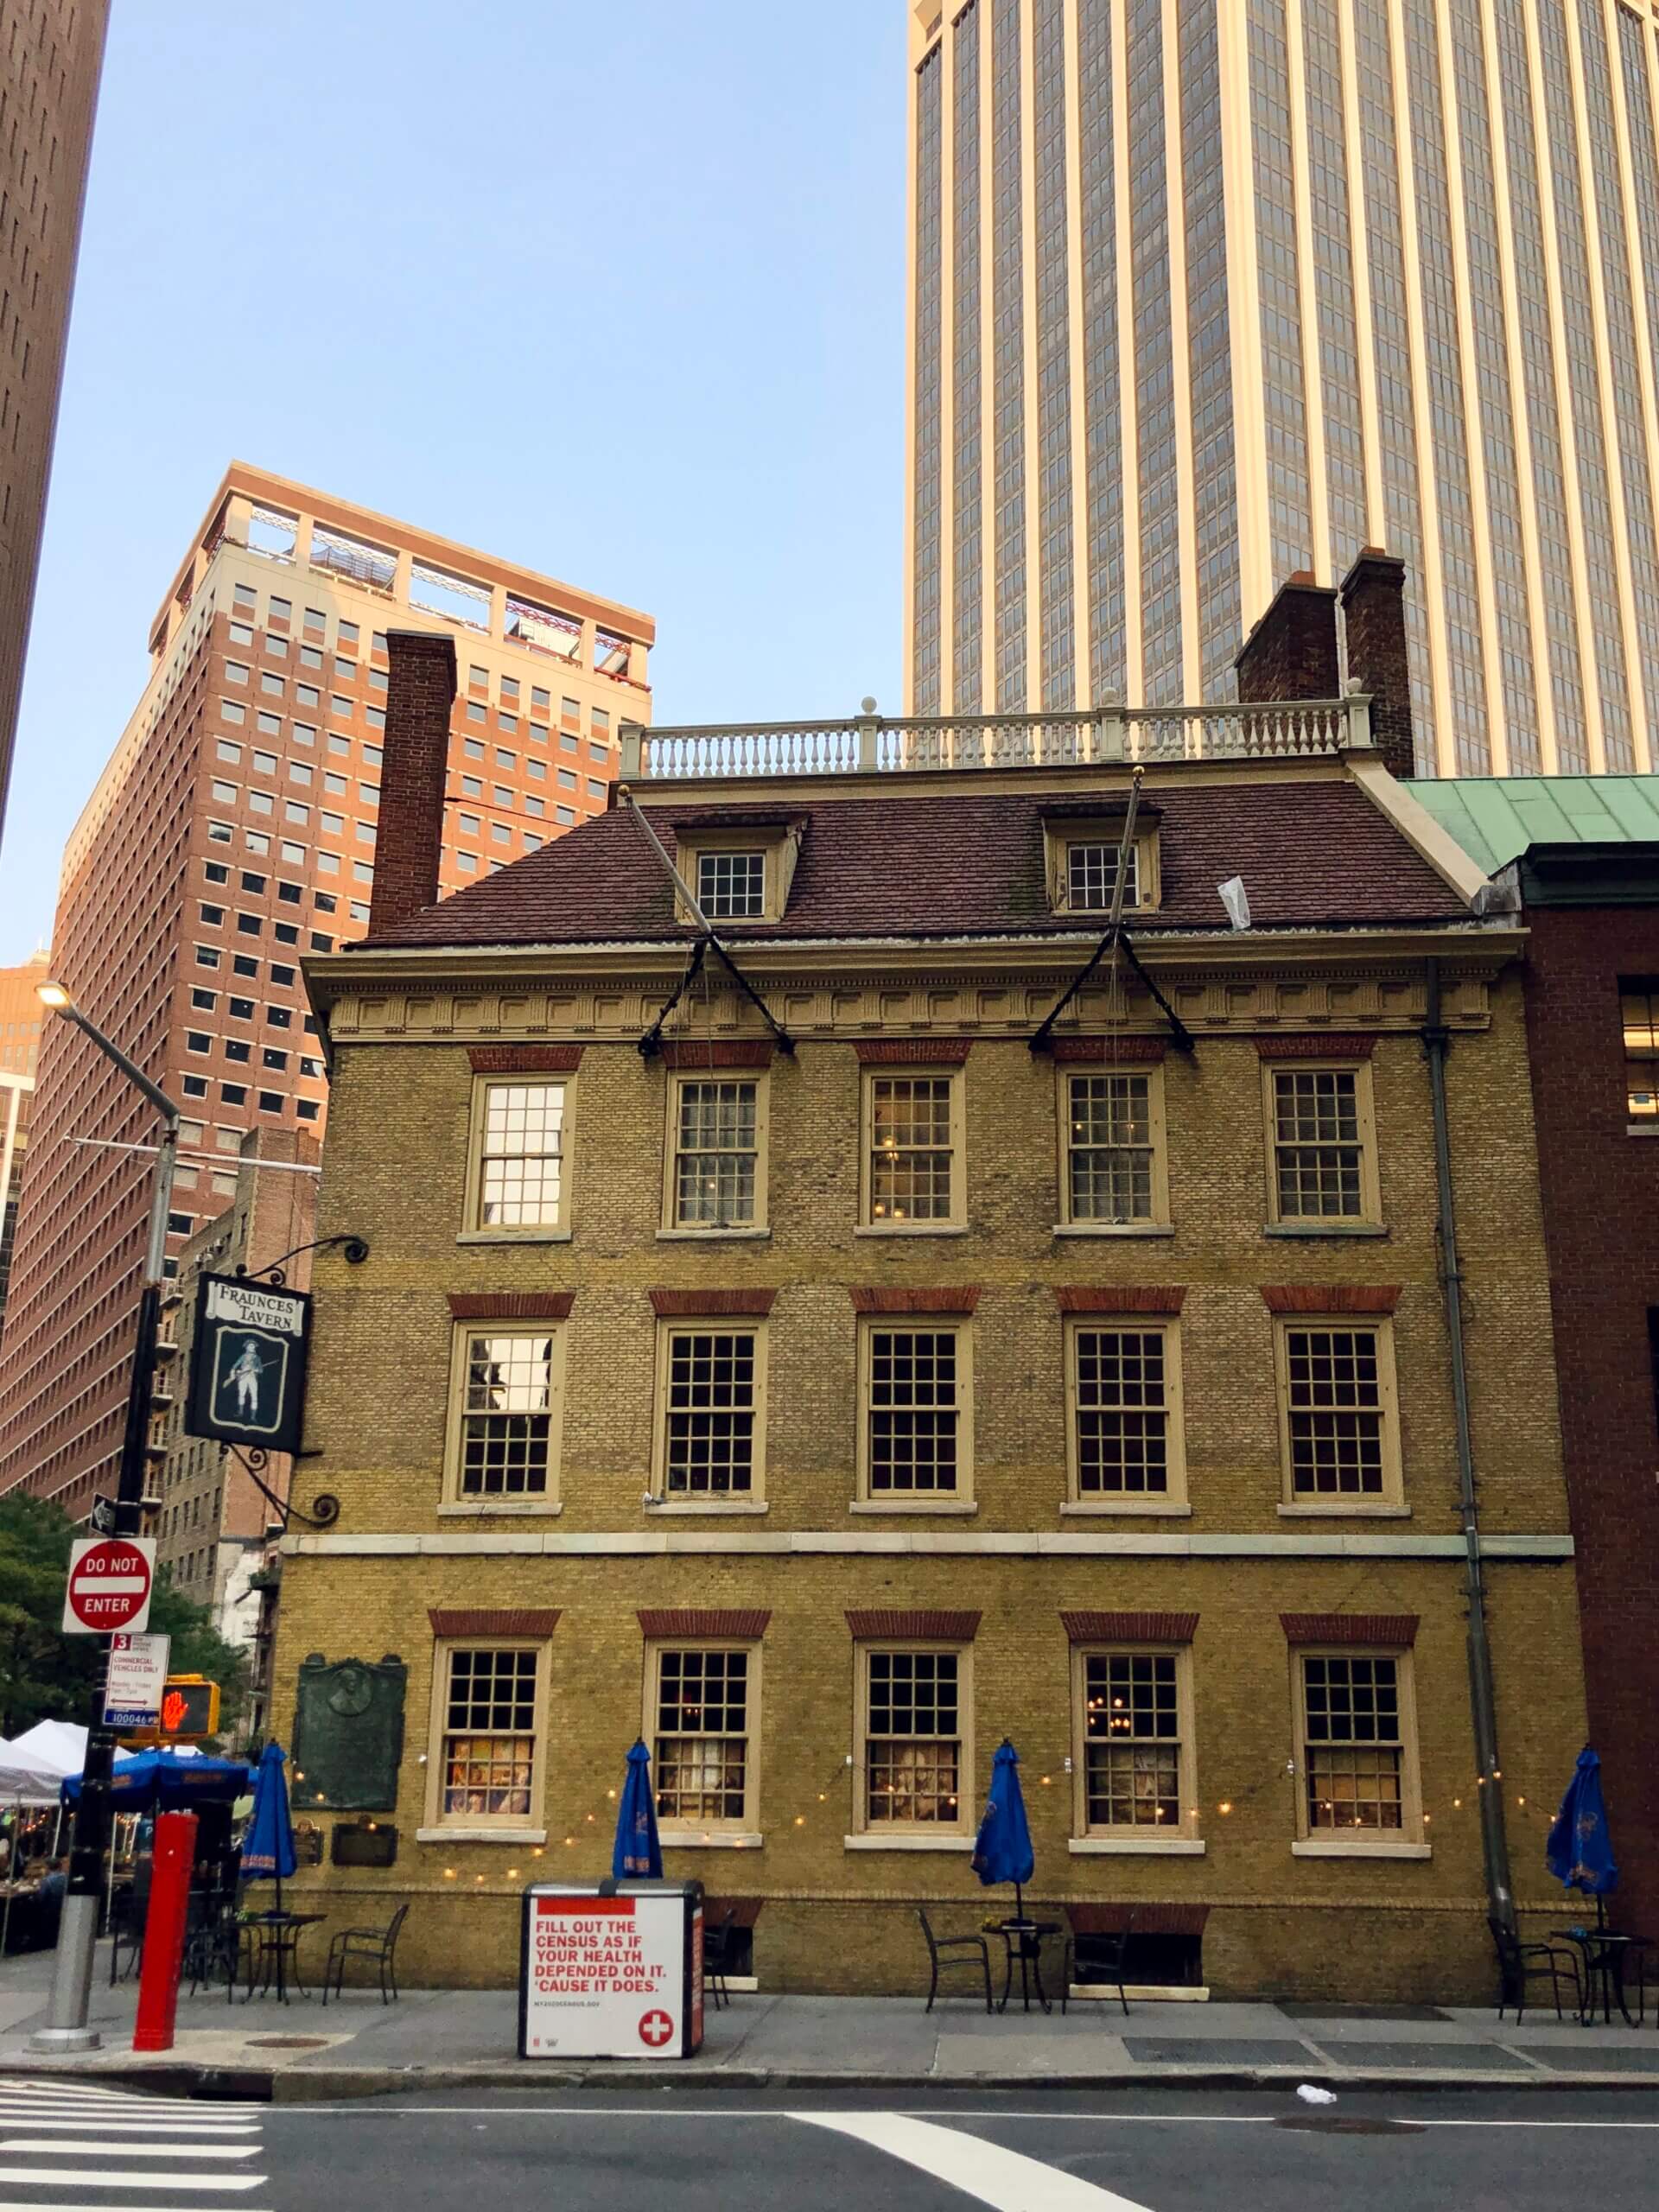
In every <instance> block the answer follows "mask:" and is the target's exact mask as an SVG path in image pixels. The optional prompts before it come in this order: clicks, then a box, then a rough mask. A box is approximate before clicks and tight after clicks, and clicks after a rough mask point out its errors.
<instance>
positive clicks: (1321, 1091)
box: [1268, 1067, 1375, 1222]
mask: <svg viewBox="0 0 1659 2212" xmlns="http://www.w3.org/2000/svg"><path fill="white" fill-rule="evenodd" d="M1368 1073H1369V1070H1365V1071H1362V1070H1361V1069H1358V1068H1302V1067H1295V1068H1277V1067H1275V1068H1271V1069H1270V1070H1269V1071H1268V1088H1269V1107H1268V1110H1269V1115H1270V1117H1271V1125H1272V1139H1273V1192H1274V1217H1275V1219H1277V1220H1279V1221H1281V1222H1298V1221H1363V1220H1365V1219H1367V1218H1368V1217H1372V1216H1373V1215H1374V1211H1375V1208H1374V1205H1373V1204H1371V1203H1370V1191H1369V1187H1368V1186H1369V1182H1370V1174H1369V1167H1368V1161H1367V1157H1366V1131H1365V1116H1366V1105H1367V1099H1366V1096H1364V1095H1363V1094H1364V1092H1365V1090H1366V1085H1365V1084H1364V1081H1363V1077H1364V1076H1365V1075H1366V1074H1368Z"/></svg>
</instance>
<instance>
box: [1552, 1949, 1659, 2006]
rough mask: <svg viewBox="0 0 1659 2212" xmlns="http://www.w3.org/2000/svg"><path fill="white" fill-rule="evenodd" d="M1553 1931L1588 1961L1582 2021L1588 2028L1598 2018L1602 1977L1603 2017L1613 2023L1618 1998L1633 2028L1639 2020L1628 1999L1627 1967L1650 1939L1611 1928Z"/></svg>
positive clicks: (1585, 1964) (1585, 1970)
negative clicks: (1597, 1990) (1625, 1993)
mask: <svg viewBox="0 0 1659 2212" xmlns="http://www.w3.org/2000/svg"><path fill="white" fill-rule="evenodd" d="M1549 1932H1550V1934H1551V1935H1552V1936H1559V1937H1560V1940H1561V1941H1562V1942H1564V1943H1571V1944H1573V1947H1574V1948H1576V1949H1577V1951H1578V1952H1579V1955H1580V1957H1581V1958H1582V1959H1583V1961H1584V2005H1583V2007H1582V2009H1581V2010H1580V2013H1579V2024H1580V2026H1581V2027H1586V2028H1587V2027H1588V2026H1589V2025H1590V2024H1591V2023H1592V2021H1593V2020H1594V2018H1595V2017H1596V1982H1597V1980H1598V1978H1599V1980H1600V1982H1601V2014H1602V2018H1603V2020H1604V2021H1606V2022H1610V2023H1611V2019H1612V2017H1613V2004H1614V2000H1615V1999H1617V2000H1618V2009H1619V2011H1620V2012H1622V2013H1623V2014H1624V2023H1625V2025H1626V2026H1627V2027H1631V2028H1633V2027H1634V2026H1635V2025H1636V2022H1635V2021H1634V2020H1633V2019H1631V2018H1630V2006H1629V2005H1627V2004H1626V2003H1625V2001H1624V1970H1625V1968H1626V1967H1628V1966H1629V1964H1630V1959H1631V1956H1632V1955H1633V1954H1634V1953H1636V1952H1637V1951H1640V1950H1643V1949H1645V1948H1646V1947H1647V1943H1648V1938H1647V1937H1646V1936H1620V1935H1616V1934H1615V1933H1614V1931H1613V1930H1612V1929H1611V1928H1552V1929H1550V1931H1549Z"/></svg>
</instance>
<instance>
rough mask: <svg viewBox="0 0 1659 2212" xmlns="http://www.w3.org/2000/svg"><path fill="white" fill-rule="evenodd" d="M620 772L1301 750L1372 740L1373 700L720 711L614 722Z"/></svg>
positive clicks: (656, 775)
mask: <svg viewBox="0 0 1659 2212" xmlns="http://www.w3.org/2000/svg"><path fill="white" fill-rule="evenodd" d="M619 736H620V741H621V747H622V761H621V773H622V775H623V776H624V778H632V779H635V780H636V781H644V782H653V781H654V782H674V781H677V780H680V779H688V778H698V779H701V778H721V779H724V778H728V777H743V776H823V775H860V774H864V775H868V774H871V773H876V774H880V773H885V772H895V773H896V772H904V771H906V770H910V771H915V770H921V769H929V768H1047V767H1078V766H1082V767H1087V766H1096V765H1098V766H1107V765H1109V764H1112V763H1115V762H1125V761H1127V762H1134V761H1147V762H1152V761H1173V760H1311V759H1316V758H1319V757H1321V756H1329V755H1330V754H1332V753H1340V752H1344V751H1347V750H1349V749H1350V748H1351V747H1365V746H1369V745H1370V742H1371V702H1370V696H1369V695H1367V694H1365V693H1363V692H1353V693H1351V694H1350V695H1349V696H1348V697H1347V698H1345V699H1292V700H1283V701H1270V702H1262V703H1260V704H1252V705H1249V706H1244V705H1240V704H1239V703H1237V702H1234V701H1219V702H1216V703H1214V704H1211V705H1208V706H1201V707H1121V706H1112V707H1098V708H1084V709H1077V710H1075V711H1070V712H1065V713H1058V712H1057V713H1049V714H1035V715H900V716H888V715H878V714H874V713H867V714H861V715H850V716H849V718H848V719H847V720H846V721H827V722H724V723H715V724H709V725H706V726H702V727H683V728H673V727H671V726H665V725H664V724H662V723H658V724H657V725H656V726H654V727H653V728H650V729H647V728H644V727H642V726H641V725H640V724H639V723H638V722H624V723H623V724H622V725H621V728H620V732H619Z"/></svg>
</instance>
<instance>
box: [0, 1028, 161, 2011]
mask: <svg viewBox="0 0 1659 2212" xmlns="http://www.w3.org/2000/svg"><path fill="white" fill-rule="evenodd" d="M58 1010H59V1011H60V1012H67V1013H68V1014H69V1018H70V1019H71V1020H74V1021H75V1022H76V1023H77V1025H78V1026H79V1027H82V1028H84V1029H86V1030H88V1031H89V1032H90V1033H91V1034H92V1038H93V1041H94V1042H95V1043H97V1044H98V1045H99V1046H100V1047H101V1048H102V1049H103V1050H105V1052H109V1054H110V1056H111V1058H114V1059H116V1060H117V1061H118V1064H119V1065H120V1066H121V1069H122V1071H123V1073H124V1074H125V1075H126V1076H127V1077H129V1079H130V1080H131V1081H132V1082H134V1083H136V1084H137V1085H138V1086H139V1088H140V1089H141V1090H143V1092H144V1095H145V1096H146V1097H148V1098H149V1101H150V1103H151V1104H152V1105H154V1106H155V1107H156V1109H158V1111H159V1112H160V1113H161V1114H162V1117H163V1120H162V1141H161V1143H160V1145H159V1146H158V1147H157V1148H156V1179H155V1185H154V1188H153V1190H152V1192H151V1194H150V1205H149V1243H148V1245H147V1248H146V1250H145V1254H144V1281H143V1290H142V1291H141V1292H140V1294H139V1299H138V1331H137V1341H136V1342H135V1344H134V1345H133V1353H132V1380H131V1383H130V1386H129V1389H128V1391H127V1426H126V1432H125V1434H124V1437H123V1439H122V1443H121V1472H120V1478H119V1480H118V1484H117V1487H116V1494H115V1533H116V1535H118V1536H137V1535H139V1534H140V1532H141V1529H142V1525H143V1497H144V1485H145V1476H146V1472H147V1466H148V1463H147V1459H146V1446H148V1444H149V1421H150V1398H151V1394H152V1392H153V1389H154V1387H155V1381H156V1338H157V1336H158V1335H159V1333H160V1327H161V1318H162V1283H163V1280H164V1266H163V1263H164V1262H165V1260H166V1256H167V1217H168V1207H169V1205H171V1202H172V1197H173V1162H174V1157H175V1153H176V1152H177V1149H178V1141H179V1109H178V1108H177V1107H176V1106H175V1104H174V1103H173V1101H172V1100H171V1099H170V1098H169V1097H168V1096H167V1094H166V1092H165V1091H163V1090H159V1089H158V1088H157V1087H156V1085H155V1084H152V1083H151V1082H150V1080H149V1077H147V1076H146V1075H144V1074H143V1071H142V1070H140V1069H138V1068H137V1067H135V1066H134V1065H133V1064H132V1063H131V1062H130V1060H129V1059H128V1058H126V1055H125V1054H124V1052H120V1051H119V1049H118V1047H116V1046H111V1044H110V1042H109V1039H107V1038H105V1037H104V1036H103V1034H102V1033H101V1032H99V1031H96V1030H93V1029H92V1025H91V1024H90V1023H89V1022H87V1021H86V1020H85V1019H84V1018H83V1017H81V1016H80V1015H79V1014H75V1013H74V1012H73V1010H72V1009H68V1008H63V1007H60V1008H59V1009H58ZM99 1647H100V1659H99V1668H98V1675H97V1680H96V1682H95V1685H94V1688H93V1691H92V1710H91V1712H90V1713H88V1714H87V1716H86V1722H87V1726H86V1762H85V1764H84V1765H83V1767H82V1770H81V1779H80V1796H79V1800H78V1802H77V1803H76V1806H75V1818H74V1826H73V1829H72V1830H71V1840H70V1846H69V1885H68V1890H67V1894H66V1896H65V1897H64V1900H63V1917H62V1919H61V1920H60V1922H59V1923H58V1949H57V1956H56V1959H55V1960H54V1965H53V1975H52V2002H51V2009H50V2011H49V2012H48V2016H47V2025H46V2026H45V2027H43V2028H41V2029H39V2030H37V2031H36V2032H35V2034H34V2035H32V2036H31V2037H29V2045H30V2048H31V2049H32V2050H47V2051H59V2052H63V2051H75V2050H97V2049H98V2047H99V2041H100V2037H99V2032H98V2030H97V2029H96V2028H94V2027H91V2026H89V2025H88V2024H87V2019H88V2014H89V2013H90V2012H91V2010H92V1955H93V1950H94V1948H95V1946H96V1944H97V1942H98V1918H99V1899H100V1898H101V1897H102V1895H103V1892H104V1858H105V1852H106V1851H107V1850H108V1849H109V1847H110V1840H111V1826H110V1810H111V1770H112V1769H113V1767H114V1764H115V1732H114V1730H113V1729H111V1728H106V1727H105V1725H104V1701H105V1689H106V1688H107V1686H108V1681H109V1669H110V1638H109V1637H107V1636H101V1637H99Z"/></svg>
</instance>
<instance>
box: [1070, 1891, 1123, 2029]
mask: <svg viewBox="0 0 1659 2212" xmlns="http://www.w3.org/2000/svg"><path fill="white" fill-rule="evenodd" d="M1134 1928H1135V1915H1134V1913H1133V1912H1128V1913H1125V1914H1124V1916H1123V1925H1122V1927H1121V1928H1120V1929H1117V1930H1116V1932H1115V1933H1114V1934H1112V1935H1109V1936H1090V1938H1089V1941H1090V1943H1091V1944H1092V1945H1093V1946H1094V1955H1093V1956H1092V1957H1091V1958H1090V1961H1089V1975H1090V1980H1091V1981H1094V1982H1096V1983H1100V1982H1104V1983H1105V1984H1106V1986H1108V1987H1109V1988H1116V1991H1117V2001H1118V2003H1119V2004H1120V2005H1122V2007H1123V2011H1124V2013H1125V2016H1126V2017H1127V2015H1128V2009H1129V2000H1128V1997H1127V1996H1126V1995H1125V1994H1124V1990H1123V1961H1124V1958H1125V1956H1126V1955H1128V1948H1129V1936H1130V1935H1131V1933H1132V1932H1133V1930H1134ZM1076 1978H1077V1930H1076V1929H1071V1933H1070V1934H1069V1935H1068V1936H1066V1939H1065V1955H1064V1957H1063V1958H1062V1959H1061V1961H1060V2012H1061V2014H1062V2016H1064V2014H1065V2006H1066V1999H1068V1998H1069V1997H1070V1995H1071V1984H1072V1982H1073V1981H1074V1980H1076Z"/></svg>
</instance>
